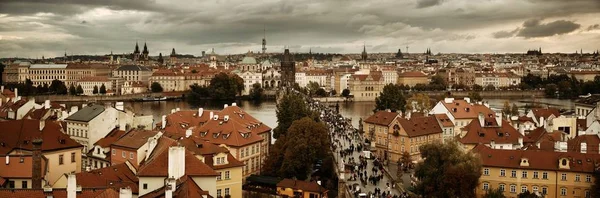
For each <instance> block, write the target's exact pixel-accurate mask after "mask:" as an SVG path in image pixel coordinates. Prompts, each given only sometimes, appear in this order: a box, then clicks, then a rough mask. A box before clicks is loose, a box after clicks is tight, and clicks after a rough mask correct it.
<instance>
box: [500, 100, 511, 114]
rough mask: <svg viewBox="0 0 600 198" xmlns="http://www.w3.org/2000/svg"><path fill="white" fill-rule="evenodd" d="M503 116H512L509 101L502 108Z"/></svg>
mask: <svg viewBox="0 0 600 198" xmlns="http://www.w3.org/2000/svg"><path fill="white" fill-rule="evenodd" d="M502 114H504V115H512V109H511V108H510V103H509V102H508V100H505V101H504V106H503V108H502Z"/></svg>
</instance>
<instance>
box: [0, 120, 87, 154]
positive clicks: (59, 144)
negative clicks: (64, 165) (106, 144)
mask: <svg viewBox="0 0 600 198" xmlns="http://www.w3.org/2000/svg"><path fill="white" fill-rule="evenodd" d="M43 122H44V123H45V127H44V129H43V130H42V131H40V129H39V125H40V121H39V120H27V119H25V120H9V121H4V122H0V129H2V130H0V155H1V154H4V155H6V154H8V153H10V152H11V151H12V150H14V149H21V150H28V151H31V150H32V149H33V145H32V144H31V140H33V139H35V138H42V139H43V144H42V152H46V151H55V150H62V149H72V148H79V147H83V146H82V145H81V144H79V143H77V142H75V140H73V139H71V138H70V137H69V135H66V134H64V133H63V132H62V127H61V125H59V124H57V123H56V122H53V121H43Z"/></svg>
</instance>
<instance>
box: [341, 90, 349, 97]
mask: <svg viewBox="0 0 600 198" xmlns="http://www.w3.org/2000/svg"><path fill="white" fill-rule="evenodd" d="M342 96H343V97H344V98H348V97H350V89H344V90H342Z"/></svg>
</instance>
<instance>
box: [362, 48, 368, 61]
mask: <svg viewBox="0 0 600 198" xmlns="http://www.w3.org/2000/svg"><path fill="white" fill-rule="evenodd" d="M361 58H362V60H363V61H367V45H365V44H363V51H362V54H361Z"/></svg>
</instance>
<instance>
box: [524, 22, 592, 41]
mask: <svg viewBox="0 0 600 198" xmlns="http://www.w3.org/2000/svg"><path fill="white" fill-rule="evenodd" d="M579 27H581V25H580V24H578V23H575V22H573V21H567V20H557V21H553V22H550V23H545V24H542V23H541V21H540V20H539V19H534V20H527V21H525V23H523V28H522V29H520V30H519V32H518V33H517V36H520V37H525V38H533V37H548V36H554V35H561V34H567V33H570V32H573V31H575V30H577V29H579Z"/></svg>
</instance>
